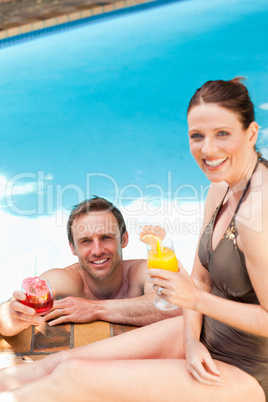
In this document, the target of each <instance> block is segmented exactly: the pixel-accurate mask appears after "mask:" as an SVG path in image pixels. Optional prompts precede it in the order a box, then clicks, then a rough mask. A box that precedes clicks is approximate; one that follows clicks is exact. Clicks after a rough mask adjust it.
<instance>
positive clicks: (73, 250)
mask: <svg viewBox="0 0 268 402" xmlns="http://www.w3.org/2000/svg"><path fill="white" fill-rule="evenodd" d="M69 246H70V247H71V251H72V253H73V255H77V253H76V251H75V248H74V246H73V244H72V243H71V242H70V241H69Z"/></svg>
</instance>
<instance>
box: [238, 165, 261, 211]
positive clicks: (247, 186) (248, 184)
mask: <svg viewBox="0 0 268 402" xmlns="http://www.w3.org/2000/svg"><path fill="white" fill-rule="evenodd" d="M259 162H260V158H259V157H258V159H257V163H256V165H255V168H254V170H253V172H252V174H251V176H250V178H249V180H248V182H247V185H246V187H245V189H244V191H243V194H242V197H241V198H240V200H239V203H238V204H237V207H236V210H235V213H234V217H235V216H236V214H237V212H238V210H239V208H240V205H241V204H242V202H243V201H244V198H245V196H246V194H247V191H248V189H249V186H250V182H251V179H252V176H253V175H254V173H255V172H256V169H257V167H258V164H259Z"/></svg>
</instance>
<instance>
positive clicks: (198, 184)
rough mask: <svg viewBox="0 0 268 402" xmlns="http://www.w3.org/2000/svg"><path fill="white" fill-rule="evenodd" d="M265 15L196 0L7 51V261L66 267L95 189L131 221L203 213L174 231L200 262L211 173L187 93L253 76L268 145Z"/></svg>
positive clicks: (2, 170) (261, 7)
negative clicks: (192, 137) (82, 210)
mask: <svg viewBox="0 0 268 402" xmlns="http://www.w3.org/2000/svg"><path fill="white" fill-rule="evenodd" d="M267 17H268V4H267V1H266V0H256V1H254V2H252V1H249V0H239V1H234V0H225V1H221V0H219V1H218V2H217V3H215V4H211V2H210V1H209V0H206V1H203V0H188V1H180V2H174V3H169V4H163V5H162V6H158V7H155V8H154V7H152V8H149V9H146V10H143V11H137V12H132V13H129V14H126V15H118V16H114V17H113V18H108V19H103V20H99V21H95V22H93V23H89V24H86V25H81V26H79V27H75V28H73V29H70V30H65V31H62V32H60V31H59V32H57V33H55V34H53V35H47V36H44V37H39V38H36V39H34V40H31V41H26V42H24V43H20V44H17V45H13V46H11V47H6V48H3V49H0V71H1V74H0V91H1V107H0V135H1V150H0V154H1V160H0V175H1V176H0V190H1V193H0V196H1V210H0V212H1V220H2V222H3V223H4V225H5V232H4V233H3V234H1V243H2V246H3V252H2V255H1V257H0V258H1V270H2V269H4V268H5V267H6V266H8V267H10V268H9V272H10V275H12V273H15V272H17V271H18V266H19V267H20V268H19V270H20V271H24V272H25V270H26V269H28V268H27V267H29V270H30V269H31V270H32V267H33V265H34V260H35V256H36V255H37V256H38V261H39V262H38V265H39V269H40V270H41V271H42V270H43V269H46V268H47V267H49V266H55V265H57V266H64V265H65V264H67V263H68V261H70V259H71V255H70V254H69V252H68V251H67V248H68V245H66V238H65V235H64V232H65V229H64V227H63V225H64V223H65V221H64V218H62V217H59V213H60V211H64V213H65V215H66V213H67V211H68V210H69V208H70V206H72V205H73V204H75V203H77V202H78V201H81V200H82V199H84V198H85V197H88V196H91V195H93V194H98V195H101V196H104V197H107V198H109V199H110V200H111V201H114V202H115V203H116V204H118V205H119V206H122V208H123V209H124V212H125V215H126V216H127V217H128V218H127V219H128V220H129V221H128V224H129V226H132V223H131V222H132V221H133V219H134V218H137V219H138V220H145V219H147V218H148V220H152V219H154V220H155V219H156V215H157V219H159V220H160V221H163V219H164V217H168V219H169V221H171V220H173V219H174V214H175V215H176V216H179V214H180V213H181V212H182V215H183V218H181V219H183V222H184V221H187V222H188V221H189V219H192V220H193V225H194V224H195V229H194V230H193V226H192V227H191V228H190V229H189V231H190V232H191V233H190V234H188V235H186V237H185V238H183V237H182V233H176V234H177V235H178V236H179V239H180V240H179V241H178V246H177V247H178V249H179V250H182V252H183V254H184V256H185V257H183V258H185V261H186V260H187V263H189V265H190V261H191V259H192V257H189V254H190V253H191V255H192V254H193V253H192V250H191V249H192V248H193V244H194V242H195V241H196V236H197V234H196V233H197V231H198V230H197V229H198V228H199V226H200V222H199V221H197V219H199V216H200V214H201V212H200V211H199V210H198V212H193V213H192V215H191V213H190V212H191V211H194V208H195V211H196V208H197V205H199V201H200V200H201V201H203V199H204V197H205V194H206V189H207V185H208V183H207V181H206V179H205V177H204V176H203V175H202V173H201V172H200V171H199V169H198V167H197V166H196V165H195V163H194V161H193V159H192V157H191V155H190V153H189V150H188V143H187V135H186V133H187V127H186V118H185V114H186V108H187V103H188V100H189V98H190V96H191V94H192V93H193V92H194V90H195V89H196V88H197V87H198V86H199V85H201V84H202V83H203V82H204V81H206V80H208V79H217V78H223V79H229V78H232V77H233V76H237V75H241V76H245V77H247V78H248V87H249V90H250V92H251V95H252V98H253V100H254V103H255V105H256V114H257V120H258V122H259V123H260V125H261V126H262V132H261V136H262V138H261V142H262V144H261V145H263V146H264V147H265V146H266V145H267V132H268V110H267V109H268V106H267V103H268V96H267V92H266V88H267V87H268V85H267V84H268V74H267V66H268V52H267V46H266V44H267V38H268V27H267V23H266V21H267ZM6 186H7V187H6ZM6 188H7V191H6V195H7V196H4V191H5V189H6ZM174 195H175V201H176V205H175V207H174ZM184 197H185V198H184ZM144 199H145V201H142V200H144ZM163 200H165V202H164V206H163ZM185 202H188V204H189V205H190V207H189V211H190V212H189V211H188V212H187V213H186V212H185V211H184V207H183V206H182V205H183V203H185ZM194 204H195V205H196V206H195V207H193V205H194ZM191 205H192V206H191ZM56 215H57V216H58V218H57V220H55V216H56ZM33 218H34V219H33ZM55 222H56V224H55ZM180 223H181V221H180V222H178V224H177V228H179V229H180ZM54 227H57V230H58V231H55V229H54ZM179 229H178V230H179ZM174 230H175V229H174ZM194 231H196V233H195V232H194ZM193 232H194V233H193ZM190 235H191V236H192V237H191V236H190ZM187 236H188V237H187ZM59 238H61V239H59ZM182 238H183V240H182ZM186 245H187V247H186ZM133 249H135V250H137V249H136V246H135V248H133V247H132V249H131V250H133ZM185 250H186V251H185ZM132 255H133V251H129V256H132ZM183 258H182V259H183ZM188 261H189V262H188ZM2 267H4V268H2ZM1 286H2V285H1ZM2 292H4V289H1V293H2Z"/></svg>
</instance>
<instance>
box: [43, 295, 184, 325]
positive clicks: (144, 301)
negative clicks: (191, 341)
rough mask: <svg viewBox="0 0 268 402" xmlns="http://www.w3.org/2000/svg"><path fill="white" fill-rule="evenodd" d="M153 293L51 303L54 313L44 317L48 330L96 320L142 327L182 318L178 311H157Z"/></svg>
mask: <svg viewBox="0 0 268 402" xmlns="http://www.w3.org/2000/svg"><path fill="white" fill-rule="evenodd" d="M155 297H156V294H155V292H152V293H149V294H147V295H143V296H139V297H131V298H128V299H111V300H86V299H82V298H79V297H66V298H65V299H61V300H57V301H56V302H55V307H56V309H55V310H53V311H52V312H50V313H49V314H48V315H47V316H46V320H51V321H50V322H49V325H50V326H53V325H57V324H61V323H63V322H77V323H86V322H92V321H96V320H102V321H108V322H114V323H117V324H129V325H135V326H144V325H148V324H152V323H154V322H157V321H160V320H163V319H165V318H170V317H175V316H179V315H181V314H182V309H181V308H180V307H178V308H176V309H174V310H171V311H161V310H159V309H158V308H156V307H155V305H154V299H155Z"/></svg>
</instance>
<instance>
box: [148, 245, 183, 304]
mask: <svg viewBox="0 0 268 402" xmlns="http://www.w3.org/2000/svg"><path fill="white" fill-rule="evenodd" d="M147 252H148V258H147V262H148V269H151V268H155V269H165V270H168V271H173V272H178V270H179V268H178V261H177V258H176V255H175V252H174V246H173V242H172V240H171V239H168V238H165V239H164V240H163V241H162V244H161V243H160V242H157V245H156V247H151V246H150V245H149V244H147ZM154 304H155V306H156V307H157V308H158V309H159V310H165V311H167V310H174V309H175V308H177V307H178V306H176V305H174V304H171V303H168V302H167V301H166V300H164V299H161V297H159V296H157V298H156V299H155V301H154Z"/></svg>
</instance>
